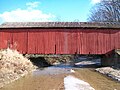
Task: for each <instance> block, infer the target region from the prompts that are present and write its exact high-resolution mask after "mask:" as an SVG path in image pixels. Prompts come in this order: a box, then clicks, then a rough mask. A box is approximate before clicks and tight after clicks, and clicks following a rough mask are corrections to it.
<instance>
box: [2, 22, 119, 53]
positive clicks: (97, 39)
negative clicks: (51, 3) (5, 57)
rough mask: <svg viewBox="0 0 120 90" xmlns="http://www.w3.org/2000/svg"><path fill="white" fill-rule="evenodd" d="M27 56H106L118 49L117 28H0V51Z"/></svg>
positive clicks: (54, 24) (19, 25) (43, 24)
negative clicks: (13, 51)
mask: <svg viewBox="0 0 120 90" xmlns="http://www.w3.org/2000/svg"><path fill="white" fill-rule="evenodd" d="M7 47H10V48H13V49H17V50H18V51H20V52H21V53H24V54H25V53H28V54H106V53H108V52H110V51H111V50H114V49H120V24H117V23H90V22H7V23H3V24H2V25H0V49H4V48H7Z"/></svg>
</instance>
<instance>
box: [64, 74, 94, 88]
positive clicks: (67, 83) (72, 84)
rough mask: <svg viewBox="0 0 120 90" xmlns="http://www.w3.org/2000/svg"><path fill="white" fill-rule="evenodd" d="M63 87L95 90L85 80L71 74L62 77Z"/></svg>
mask: <svg viewBox="0 0 120 90" xmlns="http://www.w3.org/2000/svg"><path fill="white" fill-rule="evenodd" d="M64 87H65V90H95V89H94V88H92V87H91V86H90V85H89V84H88V83H87V82H85V81H82V80H80V79H77V78H75V77H73V76H71V75H69V76H67V77H65V78H64Z"/></svg>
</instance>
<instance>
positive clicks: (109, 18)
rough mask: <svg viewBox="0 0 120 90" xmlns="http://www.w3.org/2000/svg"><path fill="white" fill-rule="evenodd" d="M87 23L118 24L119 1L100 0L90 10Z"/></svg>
mask: <svg viewBox="0 0 120 90" xmlns="http://www.w3.org/2000/svg"><path fill="white" fill-rule="evenodd" d="M88 21H90V22H119V23H120V0H102V1H101V2H100V3H98V4H97V5H95V6H94V7H93V8H92V10H91V14H90V16H89V18H88Z"/></svg>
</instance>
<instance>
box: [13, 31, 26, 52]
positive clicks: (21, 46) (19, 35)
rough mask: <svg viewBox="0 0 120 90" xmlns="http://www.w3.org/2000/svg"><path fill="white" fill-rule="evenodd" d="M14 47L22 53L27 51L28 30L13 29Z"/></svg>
mask: <svg viewBox="0 0 120 90" xmlns="http://www.w3.org/2000/svg"><path fill="white" fill-rule="evenodd" d="M12 48H13V49H17V50H18V51H19V52H20V53H23V54H25V53H27V32H26V31H23V30H22V31H21V30H17V31H16V30H14V31H12Z"/></svg>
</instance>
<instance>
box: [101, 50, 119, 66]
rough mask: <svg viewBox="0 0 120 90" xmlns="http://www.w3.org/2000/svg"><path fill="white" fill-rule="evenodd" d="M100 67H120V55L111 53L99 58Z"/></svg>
mask: <svg viewBox="0 0 120 90" xmlns="http://www.w3.org/2000/svg"><path fill="white" fill-rule="evenodd" d="M101 65H102V66H117V67H120V55H118V54H117V53H115V52H113V53H111V54H106V55H102V58H101Z"/></svg>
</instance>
